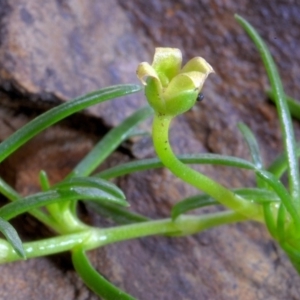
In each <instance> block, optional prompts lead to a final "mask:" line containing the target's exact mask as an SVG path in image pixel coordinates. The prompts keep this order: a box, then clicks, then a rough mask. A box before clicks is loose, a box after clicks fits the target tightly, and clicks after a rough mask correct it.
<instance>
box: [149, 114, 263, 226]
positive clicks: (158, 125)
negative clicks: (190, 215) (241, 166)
mask: <svg viewBox="0 0 300 300" xmlns="http://www.w3.org/2000/svg"><path fill="white" fill-rule="evenodd" d="M171 121H172V117H171V116H166V115H158V114H155V117H154V120H153V131H152V136H153V144H154V148H155V150H156V153H157V155H158V157H159V158H160V159H161V161H162V162H163V164H164V165H165V166H166V167H167V168H168V169H169V170H170V171H171V172H172V173H173V174H174V175H176V176H177V177H179V178H181V179H182V180H183V181H185V182H187V183H189V184H191V185H192V186H194V187H196V188H197V189H200V190H202V191H203V192H204V193H206V194H208V195H210V196H211V197H213V198H214V199H216V200H217V201H219V202H220V203H221V204H223V205H225V206H227V207H228V208H230V209H232V210H234V211H236V212H239V213H241V214H242V215H244V216H246V217H248V218H250V219H255V220H258V221H262V220H263V216H262V210H261V208H260V207H259V206H258V205H256V204H253V203H251V202H250V201H247V200H244V199H243V198H241V197H239V196H237V195H235V194H234V193H233V192H232V191H230V190H228V189H226V188H225V187H224V186H222V185H220V184H219V183H217V182H215V181H214V180H212V179H210V178H208V177H206V176H205V175H203V174H201V173H198V172H197V171H195V170H193V169H191V168H190V167H188V166H186V165H185V164H183V163H182V162H181V161H180V160H178V158H177V157H176V156H175V154H174V153H173V151H172V149H171V146H170V143H169V136H168V134H169V126H170V123H171Z"/></svg>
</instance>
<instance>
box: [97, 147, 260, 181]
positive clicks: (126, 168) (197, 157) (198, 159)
mask: <svg viewBox="0 0 300 300" xmlns="http://www.w3.org/2000/svg"><path fill="white" fill-rule="evenodd" d="M178 159H179V160H180V161H182V162H183V163H185V164H212V165H220V166H228V167H235V168H242V169H248V170H255V166H254V165H253V164H252V163H251V162H248V161H246V160H243V159H241V158H237V157H233V156H223V155H219V154H211V153H206V154H187V155H179V156H178ZM163 167H164V166H163V164H162V163H161V161H160V160H159V159H158V158H149V159H143V160H137V161H132V162H129V163H125V164H122V165H119V166H116V167H113V168H110V169H107V170H105V171H102V172H100V173H97V174H95V175H93V176H95V177H100V178H103V179H110V178H116V177H119V176H122V175H126V174H130V173H134V172H140V171H144V170H149V169H154V168H163Z"/></svg>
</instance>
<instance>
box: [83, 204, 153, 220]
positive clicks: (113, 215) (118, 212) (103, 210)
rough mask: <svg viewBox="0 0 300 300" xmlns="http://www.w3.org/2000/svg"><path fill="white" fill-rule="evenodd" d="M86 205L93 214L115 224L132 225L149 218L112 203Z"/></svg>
mask: <svg viewBox="0 0 300 300" xmlns="http://www.w3.org/2000/svg"><path fill="white" fill-rule="evenodd" d="M86 204H87V205H88V207H90V208H91V209H92V210H93V212H95V213H97V214H99V215H101V216H103V217H105V218H110V219H112V220H113V221H115V222H116V223H117V224H132V223H137V222H145V221H150V219H149V218H147V217H145V216H142V215H140V214H137V213H133V212H131V211H129V210H128V209H126V208H124V207H122V206H119V205H116V204H114V203H110V202H102V203H99V202H87V203H86Z"/></svg>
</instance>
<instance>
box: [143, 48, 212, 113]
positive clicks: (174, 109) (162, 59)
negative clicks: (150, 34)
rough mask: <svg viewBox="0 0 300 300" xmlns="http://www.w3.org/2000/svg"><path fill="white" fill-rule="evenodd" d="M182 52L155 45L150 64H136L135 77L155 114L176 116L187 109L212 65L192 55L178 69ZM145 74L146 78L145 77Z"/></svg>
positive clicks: (191, 104) (193, 100) (192, 103)
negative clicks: (141, 85) (143, 89)
mask: <svg viewBox="0 0 300 300" xmlns="http://www.w3.org/2000/svg"><path fill="white" fill-rule="evenodd" d="M181 62H182V54H181V51H180V50H179V49H176V48H156V49H155V54H154V59H153V63H152V65H150V64H149V63H147V62H142V63H140V64H139V66H138V69H137V76H138V78H139V79H140V80H141V82H142V83H143V84H144V85H145V94H146V97H147V99H148V102H149V104H150V105H151V106H152V108H153V109H154V110H155V112H156V113H158V114H162V115H170V116H176V115H178V114H182V113H184V112H186V111H187V110H189V109H190V108H191V107H192V106H193V105H194V104H195V101H196V98H197V96H198V94H199V92H200V91H201V89H202V86H203V84H204V81H205V79H206V78H207V76H208V75H209V74H210V73H212V72H214V70H213V68H212V67H211V66H210V65H209V64H208V63H207V62H206V61H205V59H203V58H202V57H194V58H193V59H191V60H190V61H188V62H187V63H186V64H185V65H184V67H183V68H182V69H181ZM145 77H147V80H146V81H145V80H144V78H145Z"/></svg>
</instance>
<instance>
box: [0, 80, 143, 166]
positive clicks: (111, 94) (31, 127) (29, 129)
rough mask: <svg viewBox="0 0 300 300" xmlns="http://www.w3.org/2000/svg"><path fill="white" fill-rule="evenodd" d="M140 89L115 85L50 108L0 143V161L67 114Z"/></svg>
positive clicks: (136, 86)
mask: <svg viewBox="0 0 300 300" xmlns="http://www.w3.org/2000/svg"><path fill="white" fill-rule="evenodd" d="M140 90H141V87H140V86H138V85H134V84H133V85H132V84H128V85H115V86H111V87H107V88H104V89H101V90H99V91H95V92H92V93H90V94H87V95H85V96H82V97H79V98H76V99H74V100H72V101H68V102H65V103H63V104H61V105H59V106H57V107H54V108H52V109H50V110H49V111H47V112H45V113H43V114H42V115H40V116H38V117H37V118H35V119H34V120H32V121H31V122H29V123H28V124H26V125H25V126H23V127H22V128H21V129H19V130H18V131H16V132H15V133H14V134H12V135H11V136H10V137H9V138H8V139H6V140H5V141H3V142H2V143H1V144H0V162H2V161H3V160H4V159H5V158H6V157H8V156H9V155H10V154H11V153H13V152H14V151H15V150H16V149H18V148H19V147H20V146H22V145H23V144H24V143H26V142H27V141H28V140H30V139H31V138H32V137H34V136H35V135H37V134H38V133H40V132H41V131H43V130H44V129H46V128H48V127H49V126H51V125H53V124H55V123H57V122H58V121H60V120H62V119H64V118H66V117H67V116H70V115H71V114H73V113H75V112H78V111H80V110H83V109H85V108H87V107H89V106H92V105H95V104H97V103H100V102H103V101H106V100H109V99H113V98H117V97H121V96H125V95H128V94H131V93H135V92H138V91H140Z"/></svg>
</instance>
